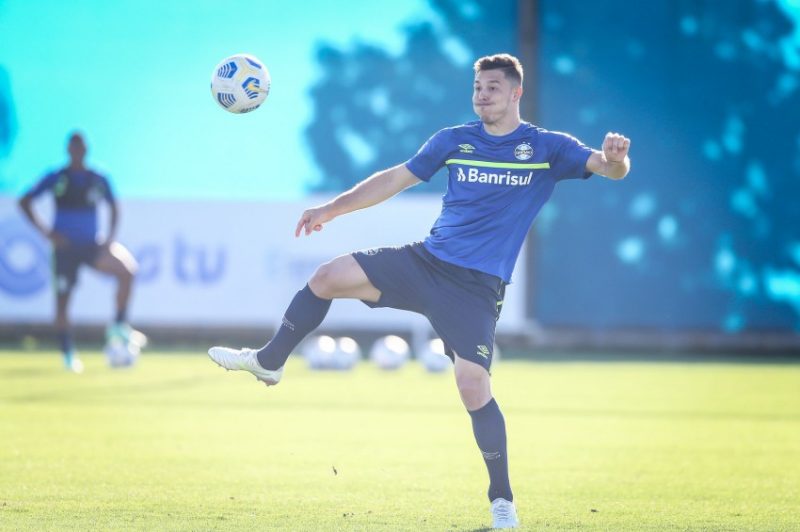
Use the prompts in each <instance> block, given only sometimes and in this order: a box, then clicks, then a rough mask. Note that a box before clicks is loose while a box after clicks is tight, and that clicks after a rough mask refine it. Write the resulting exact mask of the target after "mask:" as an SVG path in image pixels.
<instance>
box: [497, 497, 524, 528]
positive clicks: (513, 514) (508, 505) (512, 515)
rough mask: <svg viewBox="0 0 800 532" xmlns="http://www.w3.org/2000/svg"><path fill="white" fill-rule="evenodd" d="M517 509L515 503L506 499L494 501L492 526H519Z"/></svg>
mask: <svg viewBox="0 0 800 532" xmlns="http://www.w3.org/2000/svg"><path fill="white" fill-rule="evenodd" d="M518 526H519V519H517V509H516V508H515V507H514V503H513V502H511V501H507V500H505V499H495V500H493V501H492V528H517V527H518Z"/></svg>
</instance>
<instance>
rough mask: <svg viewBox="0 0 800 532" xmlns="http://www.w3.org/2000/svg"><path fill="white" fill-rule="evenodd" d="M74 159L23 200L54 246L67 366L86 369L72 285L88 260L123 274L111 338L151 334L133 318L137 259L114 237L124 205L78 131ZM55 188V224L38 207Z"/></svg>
mask: <svg viewBox="0 0 800 532" xmlns="http://www.w3.org/2000/svg"><path fill="white" fill-rule="evenodd" d="M67 152H68V153H69V164H68V165H67V166H66V167H64V168H61V169H59V170H56V171H54V172H51V173H49V174H47V175H45V176H44V177H43V178H42V179H41V180H40V181H39V182H38V183H37V184H36V185H35V186H34V187H33V188H31V189H30V190H29V191H28V192H27V193H25V194H24V195H23V196H22V197H21V198H20V200H19V205H20V207H21V209H22V211H23V212H24V213H25V216H26V217H27V218H28V220H30V222H31V223H32V224H33V225H34V227H36V229H38V230H39V232H40V233H41V234H42V235H44V237H45V238H47V239H48V240H49V241H50V243H51V244H52V246H53V272H54V279H53V283H54V288H55V294H56V316H55V328H56V333H57V335H58V342H59V345H60V347H61V352H62V354H63V356H64V366H65V367H66V369H67V370H69V371H74V372H76V373H80V372H81V371H82V370H83V364H82V362H81V361H80V359H79V358H78V357H77V353H76V352H75V346H74V344H73V339H72V332H71V328H70V320H69V315H68V310H69V302H70V297H71V296H72V289H73V288H74V287H75V285H76V284H77V280H78V271H79V270H80V267H81V266H82V265H84V264H85V265H87V266H90V267H91V268H93V269H95V270H97V271H99V272H102V273H105V274H108V275H111V276H113V277H114V278H115V279H116V280H117V290H116V314H115V316H114V320H113V322H112V323H111V324H110V325H109V326H108V329H107V331H106V341H107V342H108V343H109V344H111V343H114V342H119V343H124V344H126V345H127V344H128V343H129V342H133V343H135V344H137V345H138V346H143V345H144V343H145V342H146V338H145V337H144V335H142V333H140V332H138V331H135V330H133V329H132V328H131V327H130V325H128V323H127V312H128V302H129V301H130V295H131V289H132V286H133V280H134V276H135V274H136V269H137V264H136V259H134V257H133V255H132V254H131V253H130V251H128V250H127V249H126V248H125V247H124V246H123V245H122V244H120V243H119V242H116V241H115V240H114V238H115V236H116V231H117V223H118V221H119V211H118V208H117V202H116V200H115V198H114V194H113V193H112V191H111V186H110V184H109V182H108V180H107V179H106V178H105V177H103V176H102V175H100V174H98V173H96V172H94V171H92V170H90V169H89V168H87V167H86V165H85V162H84V160H85V158H86V152H87V148H86V142H85V140H84V138H83V135H82V134H80V133H73V134H72V135H70V137H69V142H68V144H67ZM46 192H49V193H51V194H52V195H53V198H54V201H55V217H54V220H53V223H52V225H51V226H48V225H46V224H45V223H43V222H42V221H41V220H40V219H39V217H38V216H37V215H36V213H35V212H34V210H33V200H34V199H36V198H37V197H39V196H41V195H42V194H44V193H46ZM101 201H106V202H107V204H108V207H109V210H110V221H109V228H108V232H107V233H105V235H106V236H105V237H104V238H103V239H102V240H101V239H100V238H99V232H98V222H97V217H98V214H97V207H98V205H99V204H100V202H101Z"/></svg>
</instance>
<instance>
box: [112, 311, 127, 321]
mask: <svg viewBox="0 0 800 532" xmlns="http://www.w3.org/2000/svg"><path fill="white" fill-rule="evenodd" d="M127 320H128V309H126V308H123V309H119V310H117V315H116V316H115V317H114V321H115V322H117V323H124V322H125V321H127Z"/></svg>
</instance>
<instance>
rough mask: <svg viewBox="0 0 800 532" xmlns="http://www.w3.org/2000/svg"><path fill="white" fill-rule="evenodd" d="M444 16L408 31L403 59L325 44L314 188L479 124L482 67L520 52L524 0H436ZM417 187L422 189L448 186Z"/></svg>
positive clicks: (309, 132)
mask: <svg viewBox="0 0 800 532" xmlns="http://www.w3.org/2000/svg"><path fill="white" fill-rule="evenodd" d="M431 7H432V8H433V10H434V11H435V12H436V14H437V17H436V18H437V19H439V20H441V21H442V22H443V24H436V23H434V21H423V22H416V23H413V24H409V25H407V26H405V27H404V28H403V33H404V35H405V41H406V42H405V49H404V51H403V52H402V53H401V54H400V55H399V56H397V57H394V56H392V55H391V54H390V53H389V52H387V51H386V50H384V49H382V48H380V47H377V46H374V45H371V44H369V43H356V44H355V45H354V46H353V47H352V49H351V50H347V51H344V50H340V49H337V48H336V47H334V46H331V45H328V44H324V43H322V44H320V45H319V47H318V50H317V61H318V63H319V64H320V67H321V70H322V79H321V80H320V81H319V82H318V83H317V84H316V85H315V86H314V87H313V88H312V89H311V96H312V99H313V102H314V103H313V105H314V116H313V119H312V122H311V124H310V125H309V126H308V128H307V129H306V136H307V138H308V141H309V144H310V145H311V149H312V153H313V156H314V159H315V161H316V163H317V165H318V166H319V167H320V170H321V175H322V180H321V181H319V182H316V183H310V184H309V188H310V189H311V190H312V191H316V192H320V191H333V192H335V191H342V190H345V189H347V188H349V187H351V186H353V185H354V184H356V183H357V182H359V181H361V180H362V179H363V178H364V177H366V176H367V175H368V174H370V173H372V172H374V171H376V170H378V169H381V168H385V167H389V166H393V165H395V164H398V163H400V162H403V161H405V160H407V159H408V158H410V157H411V156H412V155H413V154H414V153H416V151H417V149H419V147H420V146H421V145H422V143H424V142H425V140H427V138H428V137H429V136H431V135H432V134H433V133H435V132H436V131H438V130H439V129H441V128H443V127H446V126H450V125H455V124H458V123H461V122H465V121H469V120H474V119H475V116H474V114H473V113H472V106H471V103H470V98H471V92H472V76H473V74H472V63H473V61H474V60H475V59H476V58H477V57H479V56H481V55H485V54H490V53H498V52H509V53H515V51H516V42H517V34H516V21H515V13H516V0H471V1H470V0H466V1H461V2H456V1H454V0H431ZM433 181H434V182H435V183H436V184H435V185H434V187H435V188H431V187H416V188H414V189H412V190H415V191H417V192H434V191H441V190H443V189H444V187H445V185H446V182H445V181H444V180H443V179H435V178H434V180H433Z"/></svg>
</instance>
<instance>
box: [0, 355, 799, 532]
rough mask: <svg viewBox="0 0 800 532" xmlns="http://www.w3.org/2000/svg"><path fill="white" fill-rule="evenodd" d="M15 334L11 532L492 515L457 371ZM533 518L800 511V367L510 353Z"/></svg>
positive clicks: (4, 378)
mask: <svg viewBox="0 0 800 532" xmlns="http://www.w3.org/2000/svg"><path fill="white" fill-rule="evenodd" d="M83 358H84V361H85V362H86V372H85V373H84V374H83V375H72V374H67V373H65V372H63V371H62V370H61V368H60V360H59V359H58V358H57V356H56V355H55V354H54V353H50V354H23V353H21V352H15V351H0V529H2V530H148V531H153V530H237V531H238V530H291V531H314V530H369V531H371V530H409V531H421V530H433V531H445V530H466V531H474V530H485V529H486V527H488V526H489V525H490V520H489V512H488V501H487V500H486V496H485V490H486V474H485V470H484V465H483V461H482V460H481V457H480V454H479V452H478V450H477V447H476V445H475V442H474V440H473V437H472V432H471V426H470V420H469V416H468V415H467V414H466V413H465V412H464V411H463V409H462V407H461V404H460V402H459V400H458V396H457V392H456V390H455V386H454V383H453V382H452V375H449V374H446V375H429V374H426V373H425V372H424V371H422V370H421V369H420V368H419V367H418V366H417V365H416V364H412V365H410V366H408V367H406V368H404V369H403V370H401V371H399V372H396V373H381V372H379V371H378V370H376V369H374V368H372V367H371V366H370V365H369V364H366V363H365V364H362V365H361V366H360V367H359V368H357V370H355V371H353V372H351V373H312V372H309V371H308V370H306V369H305V367H304V365H303V364H302V362H300V361H290V364H289V366H288V367H287V373H286V375H285V377H284V380H283V382H282V383H281V384H280V385H279V386H277V387H274V388H269V389H268V388H266V387H264V386H262V385H259V384H257V383H256V382H255V380H254V379H253V378H252V377H249V376H247V375H245V374H242V373H233V372H231V373H225V372H224V371H223V370H221V369H220V368H218V367H216V366H215V365H213V364H212V363H211V362H210V361H209V360H208V359H207V358H206V357H205V356H183V355H182V354H154V353H148V354H147V355H146V356H145V357H144V358H143V359H142V361H141V363H140V365H139V366H138V367H136V368H135V369H132V370H116V371H112V370H110V369H108V368H106V366H105V364H104V360H103V359H102V358H101V356H100V355H99V354H97V353H85V354H84V355H83ZM494 388H495V396H496V397H497V399H498V401H499V403H500V405H501V407H502V408H503V410H504V413H505V416H506V423H507V425H508V431H509V438H510V441H509V454H510V458H511V474H512V485H513V487H514V491H515V500H516V502H517V508H518V511H519V514H520V519H521V521H522V528H523V529H526V530H542V529H549V530H608V531H623V530H800V365H792V364H784V365H781V364H774V365H770V364H723V363H719V364H717V363H677V362H676V363H669V362H664V363H634V362H591V363H557V362H517V361H503V362H501V363H499V364H498V365H497V366H496V368H495V370H494Z"/></svg>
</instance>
